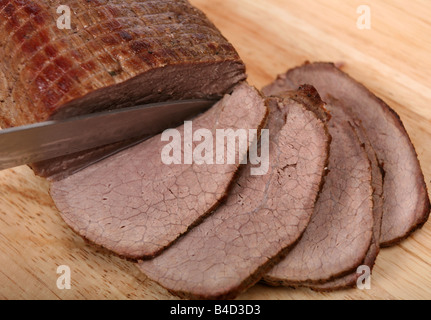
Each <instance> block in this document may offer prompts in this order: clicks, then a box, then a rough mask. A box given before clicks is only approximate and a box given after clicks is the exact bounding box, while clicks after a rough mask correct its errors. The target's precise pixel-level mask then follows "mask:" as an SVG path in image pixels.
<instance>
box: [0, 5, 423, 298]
mask: <svg viewBox="0 0 431 320" xmlns="http://www.w3.org/2000/svg"><path fill="white" fill-rule="evenodd" d="M192 3H193V4H195V5H196V6H197V7H199V8H201V9H202V10H203V11H204V12H206V13H207V14H208V16H209V17H210V18H211V19H212V20H213V21H214V23H215V24H216V25H217V26H218V27H219V28H220V29H221V30H222V32H223V33H224V35H225V36H226V37H227V38H228V39H229V40H230V41H231V42H232V43H233V44H234V45H235V47H236V48H237V49H238V51H239V52H240V55H241V56H242V58H243V59H244V61H245V63H246V64H247V67H248V73H249V80H250V82H251V83H252V84H254V85H256V86H257V87H258V88H261V87H262V86H263V85H265V84H267V83H269V82H270V81H272V80H273V79H274V77H275V76H276V75H277V74H278V73H282V72H285V71H286V70H287V69H288V68H291V67H294V66H296V65H299V64H302V63H303V62H304V61H305V60H310V61H317V60H324V61H334V62H340V63H343V64H344V70H345V71H347V72H348V73H350V74H351V75H352V76H354V77H355V78H356V79H358V80H359V81H360V82H363V83H365V84H366V85H367V86H368V87H369V88H370V89H371V90H373V91H374V92H375V93H376V94H377V95H378V96H380V97H381V98H383V99H384V100H385V101H386V102H388V103H389V105H391V106H392V107H393V108H394V109H395V110H396V111H397V112H398V113H399V114H400V116H401V118H402V120H403V121H404V124H405V126H406V128H407V131H408V132H409V134H410V136H411V138H412V140H413V143H414V145H415V146H416V149H417V152H418V155H419V158H420V161H421V163H422V167H423V170H424V173H425V177H426V181H427V185H428V187H429V188H430V189H431V186H430V184H431V181H430V180H431V148H430V142H431V106H430V103H431V85H430V80H431V42H430V40H431V20H430V19H429V17H430V16H431V1H429V0H414V1H413V0H412V1H407V0H391V1H377V0H374V1H372V2H371V3H372V4H371V5H370V9H371V29H370V30H367V29H366V30H360V29H358V27H357V20H358V18H359V17H360V14H358V13H357V8H358V7H359V6H360V5H362V4H363V1H362V0H359V1H358V0H351V1H344V0H211V1H208V0H193V1H192ZM48 188H49V184H48V183H47V182H46V181H45V180H44V179H41V178H38V177H35V176H34V174H33V173H32V171H31V170H30V169H29V168H28V167H26V166H24V167H19V168H15V169H12V170H7V171H2V172H0V298H3V299H83V298H85V299H105V298H109V299H128V298H133V299H174V298H175V297H173V296H172V295H170V294H169V293H168V292H167V291H166V290H164V289H163V288H161V287H160V286H158V285H157V284H156V283H154V282H152V281H151V280H149V279H147V278H146V277H145V275H143V274H141V273H140V272H139V271H138V270H137V268H136V267H135V265H134V264H133V263H131V262H127V261H124V260H121V259H120V258H118V257H115V256H113V255H111V254H110V253H108V252H106V251H104V250H102V249H100V248H96V247H94V246H92V245H89V244H87V243H85V242H84V241H83V240H82V239H81V238H80V237H79V236H77V235H75V234H74V233H73V232H72V231H71V230H70V229H69V228H68V227H67V226H66V225H65V223H64V222H63V221H62V219H61V218H60V216H59V214H58V212H57V210H56V208H55V206H54V204H53V202H52V200H51V199H50V197H49V195H48ZM60 265H67V266H69V267H70V269H71V279H72V283H71V289H70V290H59V289H58V288H57V285H56V282H57V278H58V276H59V275H58V274H57V272H56V271H57V267H58V266H60ZM371 285H372V288H371V290H365V291H361V290H358V289H352V290H344V291H339V292H334V293H315V292H312V291H310V290H308V289H298V290H293V289H287V288H270V287H266V286H263V285H257V286H255V287H253V288H252V289H250V290H249V291H248V292H246V293H244V294H243V295H242V296H241V297H240V298H243V299H394V298H398V299H413V298H414V299H431V223H429V224H427V225H425V227H424V228H423V229H422V230H420V231H418V232H416V233H415V234H414V235H413V236H412V237H411V238H410V239H408V240H406V241H404V242H403V243H402V244H400V245H398V246H396V247H394V248H390V249H385V250H382V252H381V254H380V255H379V257H378V259H377V264H376V267H375V269H374V272H373V276H372V283H371Z"/></svg>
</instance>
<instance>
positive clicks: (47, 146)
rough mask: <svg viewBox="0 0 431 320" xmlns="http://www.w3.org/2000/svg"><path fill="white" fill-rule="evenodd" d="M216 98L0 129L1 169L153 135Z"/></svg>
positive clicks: (211, 102)
mask: <svg viewBox="0 0 431 320" xmlns="http://www.w3.org/2000/svg"><path fill="white" fill-rule="evenodd" d="M216 102H217V101H215V100H183V101H172V102H162V103H154V104H147V105H140V106H135V107H131V108H124V109H119V110H113V111H105V112H100V113H93V114H89V115H84V116H78V117H74V118H70V119H67V120H60V121H58V120H55V121H46V122H40V123H36V124H31V125H26V126H21V127H14V128H9V129H4V130H0V170H4V169H8V168H13V167H16V166H20V165H24V164H29V163H34V162H39V161H43V160H48V159H53V158H56V157H59V156H65V155H69V154H73V153H75V152H80V151H85V150H89V149H92V148H95V147H100V146H104V145H108V144H111V143H115V142H120V141H123V140H127V139H130V138H137V137H143V136H154V135H156V134H159V133H160V132H162V131H163V130H165V129H167V128H175V127H177V126H178V125H180V124H182V122H183V121H184V120H187V119H190V118H191V117H193V116H196V115H197V114H199V113H202V112H204V111H206V110H207V109H209V108H210V107H211V106H213V105H214V104H215V103H216Z"/></svg>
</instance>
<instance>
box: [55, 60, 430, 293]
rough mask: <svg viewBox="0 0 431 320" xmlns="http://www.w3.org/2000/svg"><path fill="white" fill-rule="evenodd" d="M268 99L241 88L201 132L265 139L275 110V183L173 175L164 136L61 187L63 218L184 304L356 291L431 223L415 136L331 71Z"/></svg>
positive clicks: (202, 170) (298, 77)
mask: <svg viewBox="0 0 431 320" xmlns="http://www.w3.org/2000/svg"><path fill="white" fill-rule="evenodd" d="M303 83H311V84H313V85H315V87H313V86H311V85H304V84H303ZM316 88H317V90H316ZM263 92H264V94H265V95H266V96H267V98H266V99H265V98H263V97H262V96H261V95H260V94H259V93H258V92H257V91H256V90H255V89H254V88H252V87H250V86H249V85H247V84H245V83H242V84H239V85H238V86H237V87H236V88H235V89H234V91H233V93H232V94H231V95H227V96H225V97H224V98H223V99H222V100H221V101H220V102H219V103H218V104H217V105H216V106H215V107H214V108H213V109H211V110H210V111H208V112H207V113H205V114H203V115H201V116H200V117H198V118H196V119H195V120H194V125H195V126H196V129H199V128H212V130H213V131H214V130H216V129H220V128H231V129H234V130H236V129H239V128H249V129H250V128H261V127H262V125H263V123H264V122H265V119H266V116H267V109H266V105H268V106H269V116H268V120H267V125H266V129H268V130H269V159H268V160H269V170H268V172H267V173H266V174H264V175H256V176H254V175H252V174H251V172H252V171H251V169H252V168H253V164H247V165H245V166H243V167H242V168H241V170H240V171H239V172H238V177H237V178H236V179H234V173H235V172H236V171H237V169H238V167H239V165H221V166H220V165H205V164H204V165H196V164H193V165H172V166H169V165H165V164H163V163H161V162H160V154H161V147H162V145H163V144H162V143H161V142H160V141H161V139H160V136H157V137H154V138H152V139H150V140H148V141H146V142H144V143H142V144H140V145H138V146H136V147H133V148H131V149H128V150H126V151H123V152H122V153H119V154H118V155H116V156H113V157H111V158H108V159H106V160H104V161H102V162H100V163H98V164H96V165H93V166H91V167H89V168H87V169H85V170H83V171H81V172H79V173H77V174H74V175H72V176H70V177H68V178H66V179H63V180H61V181H57V182H54V183H53V184H52V189H51V194H52V197H53V199H54V200H55V202H56V204H57V206H58V208H59V210H60V211H61V213H62V216H63V217H64V218H65V220H66V222H67V223H69V225H71V226H72V228H73V229H74V230H76V231H77V232H78V233H80V234H81V235H83V236H84V237H86V238H88V239H90V240H91V241H93V242H95V243H98V244H100V245H102V246H104V247H107V248H109V249H111V250H112V251H114V252H116V253H117V254H119V255H122V256H125V257H128V258H131V259H135V260H140V261H139V268H140V269H141V270H142V271H143V272H144V273H145V274H146V275H147V276H148V277H149V278H151V279H153V280H154V281H156V282H158V283H159V284H161V285H162V286H164V287H166V288H167V289H168V290H169V291H171V292H174V293H176V294H177V295H179V296H181V297H188V298H204V299H214V298H234V297H236V296H237V295H238V294H239V293H241V292H243V291H244V290H246V289H247V288H248V287H250V286H252V285H253V284H254V283H256V282H257V281H259V280H262V279H263V280H264V281H265V282H266V283H268V284H272V285H286V286H294V287H295V286H305V287H310V288H312V289H314V290H322V291H328V290H335V289H340V288H346V287H352V286H354V285H355V284H356V282H357V279H358V277H359V275H360V273H358V272H357V270H358V267H360V266H363V265H365V266H368V267H369V268H370V270H372V268H373V266H374V263H375V260H376V257H377V255H378V252H379V250H380V247H381V246H382V245H389V244H393V243H395V242H397V241H400V240H401V239H403V238H405V237H407V236H408V235H409V234H410V233H411V232H413V231H414V230H415V229H417V228H418V227H420V226H421V225H422V224H423V223H424V222H425V221H426V220H427V218H428V214H429V210H430V205H429V200H428V195H427V189H426V186H425V183H424V178H423V175H422V172H421V169H420V166H419V162H418V160H417V156H416V153H415V150H414V148H413V146H412V144H411V142H410V140H409V138H408V135H407V133H406V131H405V129H404V128H403V126H402V124H401V122H400V120H399V118H398V117H397V116H396V114H395V113H394V111H392V110H391V109H390V108H389V107H388V106H387V105H386V104H384V103H383V102H382V101H381V100H379V99H378V98H376V97H375V96H374V95H373V94H371V93H370V92H369V91H368V89H366V88H365V87H364V86H362V85H360V84H359V83H357V82H356V81H355V80H353V79H352V78H350V77H349V76H347V75H346V74H345V73H343V72H341V71H340V70H338V69H337V68H336V67H335V66H334V65H332V64H325V63H316V64H306V65H304V66H302V67H299V68H296V69H293V70H291V71H289V72H288V73H287V74H285V75H282V76H280V77H279V78H278V79H277V80H276V81H275V82H274V83H273V84H271V85H269V86H267V87H266V88H264V90H263ZM319 93H320V94H322V97H323V99H324V100H326V102H327V103H326V104H325V103H324V102H323V101H322V98H321V96H320V94H319ZM265 100H266V101H265ZM182 130H183V128H182V127H180V128H179V131H180V132H182ZM258 132H259V134H260V132H265V131H258ZM394 137H395V139H396V141H394ZM255 138H257V136H256V137H255ZM262 141H263V138H262ZM395 145H396V146H397V148H393V146H395ZM400 146H402V147H400ZM262 148H264V145H262ZM259 151H260V152H261V153H262V151H263V149H262V150H258V153H259ZM262 154H263V153H262ZM236 156H237V159H240V158H242V157H243V156H246V154H243V153H237V154H236ZM143 159H145V160H143ZM399 159H404V161H401V162H400V161H399ZM404 170H407V171H408V172H409V174H406V173H405V172H404ZM400 189H401V191H400ZM406 190H408V191H409V193H408V195H407V196H406V195H403V192H406Z"/></svg>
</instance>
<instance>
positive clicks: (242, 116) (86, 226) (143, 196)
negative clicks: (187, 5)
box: [51, 83, 268, 259]
mask: <svg viewBox="0 0 431 320" xmlns="http://www.w3.org/2000/svg"><path fill="white" fill-rule="evenodd" d="M267 112H268V110H267V107H266V106H265V103H264V100H263V98H262V97H261V95H260V94H259V92H258V91H257V90H256V89H254V88H252V87H250V86H249V85H247V84H245V83H244V84H240V85H239V86H238V87H237V88H236V89H235V90H234V92H233V93H232V95H227V96H225V97H224V98H223V100H221V101H220V102H219V103H217V104H216V105H215V106H214V107H213V108H212V109H210V110H209V111H207V112H206V113H205V114H203V115H201V116H199V117H198V118H196V119H195V120H194V121H192V123H191V124H190V125H192V127H193V129H192V128H190V130H193V131H194V132H191V131H190V132H189V133H187V132H184V130H185V125H184V126H182V127H180V128H178V130H174V131H172V132H173V133H177V134H174V135H173V137H177V136H179V137H181V140H180V141H181V142H180V145H179V147H180V148H181V149H180V150H179V152H180V153H176V151H175V148H174V147H175V146H173V145H172V146H169V145H170V143H174V140H172V141H170V143H169V144H168V142H164V141H162V137H161V136H160V135H159V136H156V137H153V138H151V139H149V140H147V141H145V142H143V143H141V144H139V145H137V146H135V147H132V148H130V149H127V150H125V151H122V152H121V153H118V154H116V155H114V156H112V157H110V158H107V159H105V160H103V161H101V162H98V163H96V164H94V165H92V166H90V167H88V168H86V169H84V170H82V171H80V172H78V173H76V174H74V175H72V176H70V177H67V178H65V179H63V180H61V181H58V182H54V183H52V185H51V196H52V198H53V199H54V201H55V204H56V205H57V207H58V209H59V211H60V212H61V215H62V217H63V218H64V220H65V221H66V222H67V223H68V224H69V225H70V226H71V227H72V229H74V230H75V231H76V232H78V233H79V234H80V235H82V236H83V237H85V238H87V239H89V240H90V241H92V242H94V243H96V244H98V245H101V246H103V247H105V248H108V249H110V250H112V251H114V252H115V253H117V254H118V255H120V256H124V257H127V258H131V259H138V258H149V257H153V256H155V255H157V254H158V253H160V252H161V251H162V250H163V249H165V248H166V247H168V246H169V245H170V244H171V243H172V242H174V241H175V240H176V239H177V238H178V237H180V236H181V235H182V234H184V233H185V232H187V231H188V230H189V229H190V228H191V227H193V226H194V225H196V224H197V223H198V222H199V221H200V220H202V219H203V218H204V217H205V216H206V215H207V214H209V213H210V212H211V211H212V210H214V209H215V207H217V205H218V204H219V202H220V201H221V200H222V199H223V198H224V197H225V195H226V192H227V189H228V187H229V185H230V183H231V181H232V179H233V177H234V175H235V172H236V171H237V169H238V167H239V162H240V161H241V160H242V159H243V158H244V156H246V155H247V145H246V148H245V150H244V149H243V148H235V150H233V151H235V154H234V156H235V159H239V160H237V161H234V164H227V163H230V162H228V161H227V159H226V158H227V157H228V155H229V154H228V152H224V155H223V154H221V157H220V158H217V163H224V164H211V162H207V163H203V164H199V163H197V162H195V161H190V162H189V160H188V157H189V155H188V154H187V151H186V148H189V147H194V149H192V151H193V152H195V148H196V147H197V146H198V145H200V143H199V142H196V140H194V142H193V143H192V144H191V141H189V140H188V139H189V138H187V136H189V135H192V134H193V135H194V133H196V132H197V130H198V129H202V130H206V131H205V132H206V133H208V132H209V134H211V136H212V137H211V138H208V139H213V137H214V138H215V137H216V136H217V135H216V131H217V130H222V129H224V130H229V129H230V130H232V131H234V132H235V131H236V130H238V129H241V130H246V131H247V130H254V131H255V132H254V135H257V129H258V128H260V127H262V126H264V124H265V119H266V116H267ZM187 130H189V129H187ZM205 132H204V133H205ZM252 132H253V131H252ZM165 138H166V137H165ZM195 139H196V138H195ZM250 139H251V140H250V141H252V139H253V136H251V137H250ZM175 141H178V140H175ZM210 142H212V145H213V146H216V144H215V142H214V141H213V140H210ZM183 143H184V148H183ZM167 147H169V148H168V149H166V148H167ZM177 147H178V146H177ZM165 150H168V151H167V154H169V155H171V157H172V159H171V160H172V161H173V163H171V164H166V160H164V161H163V160H162V156H161V155H162V152H165ZM233 151H230V152H233ZM214 154H215V152H214ZM217 156H218V155H217ZM186 157H187V159H186ZM168 160H169V159H168ZM171 160H169V161H171ZM192 160H193V159H192ZM168 163H169V162H168ZM176 163H178V164H176Z"/></svg>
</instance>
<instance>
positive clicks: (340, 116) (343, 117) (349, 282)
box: [264, 85, 383, 291]
mask: <svg viewBox="0 0 431 320" xmlns="http://www.w3.org/2000/svg"><path fill="white" fill-rule="evenodd" d="M270 88H271V87H268V88H266V89H265V90H264V91H265V92H266V94H275V95H283V92H281V91H279V89H278V88H277V90H275V91H274V92H271V90H270ZM298 92H299V93H300V94H298V95H297V96H296V99H301V100H304V97H311V98H308V99H319V98H320V96H319V93H318V92H317V91H316V89H315V88H314V87H312V86H309V85H301V87H300V90H299V91H298ZM305 100H306V99H305ZM327 109H328V110H329V111H330V115H331V117H332V118H335V119H333V120H332V121H336V122H340V121H342V122H349V123H350V124H351V125H352V129H354V130H355V132H356V134H357V135H358V138H359V140H360V141H361V143H362V145H363V146H364V148H365V151H366V153H367V155H368V159H369V160H370V162H371V169H372V172H371V173H372V180H371V184H372V187H373V220H374V225H373V236H372V242H371V246H370V247H369V249H368V252H367V254H366V256H365V259H364V261H363V262H362V264H363V265H367V266H368V267H369V268H370V270H372V268H373V266H374V262H375V260H376V257H377V254H378V252H379V248H380V246H379V244H380V243H379V239H380V230H381V222H382V212H383V207H382V202H383V198H382V194H383V177H382V173H381V171H380V168H379V164H378V161H377V157H376V154H375V151H374V149H373V148H372V146H371V143H370V142H369V140H368V137H367V135H366V134H365V132H364V130H363V128H362V127H361V125H360V123H357V122H356V123H355V121H354V118H353V116H352V115H351V114H349V113H347V112H348V111H347V110H346V108H344V107H343V106H341V105H340V101H338V100H335V99H332V100H330V101H328V104H327ZM320 110H322V109H320ZM317 111H318V113H319V110H317ZM333 148H335V146H333ZM330 178H331V175H330V176H329V178H328V179H330ZM322 250H325V248H322ZM337 272H338V273H339V270H338V271H337ZM334 273H335V272H334ZM359 276H360V274H358V273H357V272H356V270H355V271H354V272H353V273H352V274H349V275H346V276H342V277H340V278H337V279H335V280H331V281H328V282H326V283H325V284H316V282H317V281H313V282H312V283H307V282H304V283H302V285H303V286H308V287H311V288H313V289H314V290H318V291H329V290H336V289H341V288H346V287H351V286H354V285H355V284H356V282H357V279H358V277H359ZM320 281H322V282H325V281H326V280H324V279H322V280H320ZM286 283H287V282H286Z"/></svg>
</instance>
